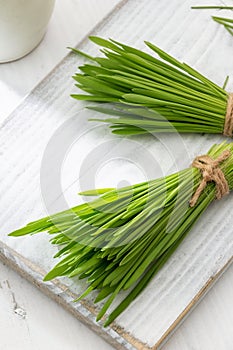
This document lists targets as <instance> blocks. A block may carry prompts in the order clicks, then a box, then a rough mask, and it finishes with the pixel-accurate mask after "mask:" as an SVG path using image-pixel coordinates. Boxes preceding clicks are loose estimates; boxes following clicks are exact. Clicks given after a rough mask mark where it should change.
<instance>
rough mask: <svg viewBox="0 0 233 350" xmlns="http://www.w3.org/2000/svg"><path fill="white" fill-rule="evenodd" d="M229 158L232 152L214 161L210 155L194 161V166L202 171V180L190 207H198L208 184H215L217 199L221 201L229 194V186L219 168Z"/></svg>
mask: <svg viewBox="0 0 233 350" xmlns="http://www.w3.org/2000/svg"><path fill="white" fill-rule="evenodd" d="M229 156H230V151H229V150H225V151H223V152H222V154H220V156H219V157H218V158H216V159H213V158H211V157H210V156H208V155H204V156H198V157H196V158H195V159H194V161H193V163H192V166H193V167H194V168H197V169H200V170H201V173H202V180H201V182H200V185H199V186H198V188H197V189H196V192H195V193H194V195H193V197H192V199H191V200H190V202H189V205H190V207H194V206H195V205H196V203H197V201H198V199H199V197H200V195H201V194H202V192H203V190H204V189H205V187H206V185H207V183H208V182H215V185H216V198H217V199H221V198H222V197H223V196H225V195H226V194H228V193H229V185H228V183H227V180H226V178H225V176H224V173H223V171H222V170H221V168H220V167H219V164H220V163H222V162H223V161H224V160H226V159H227V158H229Z"/></svg>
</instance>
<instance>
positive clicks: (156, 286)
mask: <svg viewBox="0 0 233 350" xmlns="http://www.w3.org/2000/svg"><path fill="white" fill-rule="evenodd" d="M135 3H136V2H134V3H133V2H132V1H129V2H128V3H127V4H126V5H125V7H124V8H123V9H121V10H120V11H119V12H118V13H117V14H115V15H114V16H113V18H112V20H111V21H107V22H106V23H105V24H104V25H103V26H102V27H100V28H99V29H98V31H97V32H98V33H99V34H101V35H106V33H107V35H109V36H113V34H114V37H115V38H117V39H120V40H124V41H127V42H130V43H132V42H133V43H135V45H137V46H139V47H141V46H142V43H141V40H142V37H141V35H140V34H141V32H140V33H139V31H140V30H141V27H139V24H138V23H139V22H140V18H141V17H140V16H143V18H147V26H148V24H149V23H152V22H153V23H154V21H153V20H154V18H156V15H157V14H158V13H157V11H158V9H157V8H156V9H153V11H152V5H151V4H152V2H147V3H146V4H145V2H142V1H141V2H140V1H137V6H136V7H135ZM161 6H165V5H161ZM171 7H172V9H171V10H172V11H173V12H171V13H170V12H169V13H170V16H171V15H172V16H171V21H172V20H174V18H176V21H177V23H179V26H177V33H175V31H174V32H173V36H175V37H176V36H177V37H178V38H179V39H180V43H179V45H177V46H176V48H175V49H173V50H174V54H176V55H177V56H178V57H179V55H180V47H182V45H183V46H185V45H186V49H187V51H185V52H186V55H188V53H189V54H190V57H189V60H190V61H194V62H195V59H198V60H199V59H200V50H201V49H202V46H203V45H204V43H205V44H206V37H211V35H213V32H212V31H213V30H214V29H213V28H212V23H211V25H209V26H210V28H208V31H207V32H206V36H205V37H200V32H199V28H202V30H203V28H206V20H205V18H204V17H203V19H202V16H200V18H199V22H197V24H196V25H197V26H198V28H197V27H196V29H195V31H194V34H195V35H194V39H193V40H192V42H193V43H195V44H196V45H197V46H198V47H199V49H198V50H199V51H198V50H196V51H192V48H193V47H191V48H190V47H189V40H190V37H188V36H187V35H188V34H187V33H185V35H184V36H182V35H181V33H180V26H181V27H182V25H184V23H183V21H185V22H186V21H187V17H188V16H191V14H190V13H189V5H188V2H185V1H183V2H181V1H177V2H174V7H173V4H172V6H171ZM159 10H162V9H159ZM169 11H170V9H169ZM184 14H185V15H184ZM132 18H133V20H132ZM181 18H183V21H180V22H179V19H181ZM162 19H163V21H164V23H165V21H166V19H167V12H164V17H162ZM160 20H161V17H160ZM137 21H138V22H137ZM119 23H124V26H125V27H127V32H126V31H123V32H122V28H121V27H120V26H119ZM208 23H209V22H208ZM169 25H171V23H170V24H169ZM201 26H202V27H201ZM149 28H150V31H149V30H148V33H147V39H149V40H152V37H153V36H154V29H153V28H152V26H149ZM164 28H165V30H166V25H165V24H164V26H163V27H162V29H163V30H164ZM214 28H215V27H214ZM188 29H189V30H190V31H189V35H191V33H192V35H193V28H192V30H191V28H188ZM187 32H188V30H187ZM104 33H105V34H104ZM161 36H162V37H163V34H160V35H159V34H158V41H159V40H161ZM195 36H196V37H195ZM224 38H225V36H224ZM169 40H170V38H169V39H167V40H165V39H164V41H163V45H164V46H166V45H168V46H169ZM173 40H174V41H175V38H174V37H173ZM218 40H220V38H218ZM224 40H225V39H224ZM224 40H223V37H221V43H222V45H225V48H228V42H227V41H226V40H225V42H224ZM197 43H198V44H197ZM216 44H217V40H216ZM193 45H194V44H193ZM188 47H189V49H188ZM82 48H83V49H85V50H88V51H89V52H90V53H92V52H94V49H93V48H92V47H91V45H90V44H89V43H86V42H84V43H83V44H82ZM209 50H211V49H209ZM190 51H191V53H190ZM183 54H184V52H183ZM208 54H209V53H208ZM208 54H207V53H206V52H205V53H204V56H205V58H206V57H208ZM184 56H185V55H184ZM216 56H217V57H215V58H214V59H213V60H212V61H213V62H212V65H213V66H214V65H216V64H217V63H216V62H219V61H220V62H221V59H220V58H221V56H219V54H218V55H216ZM181 57H183V56H182V54H181ZM179 58H180V57H179ZM215 60H216V61H215ZM80 62H81V60H80ZM201 62H202V69H203V70H206V72H207V73H208V74H209V76H211V69H212V65H211V66H207V65H206V60H205V59H203V61H202V60H201ZM76 66H77V59H76V58H74V57H73V56H70V57H68V58H67V59H66V61H65V62H63V64H62V65H61V66H59V67H58V68H57V70H56V71H55V72H54V73H53V74H52V75H50V76H49V78H48V79H47V80H46V81H45V82H44V83H42V84H41V85H40V86H39V87H38V88H37V89H36V91H34V93H33V94H32V95H31V96H30V97H29V98H28V99H27V100H26V101H25V103H24V104H23V105H22V106H21V107H20V108H19V110H18V111H17V112H16V113H15V114H14V115H13V116H12V117H11V119H10V120H8V122H7V123H6V124H5V126H4V127H3V128H2V132H1V142H2V143H1V146H2V147H4V146H5V149H6V150H5V153H4V156H6V158H7V159H10V155H11V154H12V151H13V150H15V151H16V155H15V158H13V159H12V160H10V161H9V162H8V163H10V165H11V167H10V168H9V166H8V165H9V164H6V166H5V168H6V170H5V171H6V172H7V171H8V173H9V169H11V172H10V175H9V176H8V177H7V178H6V177H4V181H5V184H4V186H6V188H7V181H11V182H10V183H13V184H14V185H12V188H11V189H10V191H8V193H7V195H6V196H5V199H4V200H6V202H7V201H8V204H9V207H8V208H9V210H8V212H4V213H3V215H2V217H1V220H2V222H3V223H6V224H4V225H3V233H4V232H9V231H10V230H11V229H13V228H16V227H17V226H20V225H22V224H24V223H25V222H27V221H28V220H30V219H33V218H37V217H38V215H42V214H43V213H44V209H43V205H42V203H41V202H39V200H38V199H39V197H40V194H39V190H38V188H39V184H40V180H41V179H40V178H39V176H38V175H37V174H38V172H39V170H40V167H41V162H43V159H44V156H45V155H47V156H48V158H47V159H48V160H49V163H50V162H52V160H53V158H54V153H53V154H48V153H49V152H48V153H47V151H48V149H49V148H48V142H50V143H51V140H54V137H55V141H56V140H58V141H61V139H60V138H59V132H58V134H57V132H56V129H57V127H58V126H62V129H64V125H65V126H67V138H68V139H69V142H71V141H70V140H73V141H75V142H76V146H74V147H73V145H72V147H73V153H72V152H68V153H67V152H66V156H67V157H66V163H65V166H64V169H65V170H64V173H63V174H62V179H61V180H62V181H61V182H63V186H64V188H63V189H64V191H62V192H64V193H65V199H66V204H69V205H71V204H72V203H75V202H76V201H77V200H76V196H75V195H74V194H73V193H76V192H77V178H76V182H74V181H73V180H74V179H75V176H77V173H79V174H80V168H81V166H80V165H82V162H83V161H84V160H85V159H89V162H90V161H91V160H92V159H91V158H89V154H90V153H91V152H92V151H93V150H95V147H96V145H98V142H100V141H99V140H101V143H102V142H103V140H105V142H106V144H107V145H109V146H110V145H112V144H114V142H116V141H115V140H117V142H116V143H115V146H116V147H118V155H119V154H121V156H122V157H123V156H124V157H125V159H126V160H127V162H121V165H122V167H121V169H122V168H123V169H124V173H125V174H124V176H125V179H126V180H127V181H134V182H135V181H139V180H140V181H141V180H142V179H143V176H142V173H140V172H138V174H136V178H135V167H134V166H132V165H131V164H129V163H130V162H129V161H130V160H133V165H136V168H139V169H140V168H143V170H145V172H146V177H149V178H151V177H152V176H158V175H159V173H160V172H161V171H162V172H163V173H166V172H168V171H172V170H175V169H176V167H178V168H180V167H184V166H187V163H188V162H189V160H190V158H192V157H193V156H194V154H198V153H199V152H200V151H201V152H202V153H203V149H204V148H205V151H206V150H207V149H208V147H209V145H211V144H212V143H213V142H214V140H216V141H219V140H220V139H221V138H220V137H212V136H211V137H210V136H206V137H202V138H200V136H198V135H196V136H189V137H187V136H184V137H182V138H177V135H175V136H172V137H169V140H167V139H166V138H165V137H160V143H158V141H156V140H155V139H154V137H148V138H142V139H141V140H139V139H137V138H135V139H134V138H132V139H131V140H130V141H125V142H128V145H130V146H132V147H131V149H130V148H128V149H129V151H127V152H124V150H125V144H124V142H123V143H122V140H121V141H119V140H120V139H119V138H118V139H117V138H114V139H113V138H112V136H111V135H110V134H109V132H108V130H107V128H104V127H103V126H101V128H95V130H93V128H91V129H90V127H89V124H88V123H86V119H87V117H88V113H87V112H83V111H82V112H80V113H79V114H78V115H77V114H76V113H77V110H78V109H79V110H80V111H81V110H82V109H83V105H82V104H77V103H74V102H73V101H71V100H69V99H68V93H67V91H68V90H69V89H70V86H71V81H68V79H67V76H69V75H71V74H72V72H73V71H74V70H75V68H76ZM197 66H198V64H197ZM227 68H228V66H227V65H224V66H223V69H222V71H218V72H212V78H213V79H216V80H218V79H219V80H220V76H221V75H222V74H223V75H224V73H225V69H227ZM208 70H210V71H209V72H208ZM220 72H221V73H220ZM77 120H78V123H77ZM93 125H94V124H93ZM25 126H27V128H25ZM29 128H30V130H27V129H29ZM48 129H49V130H48ZM86 135H87V137H86ZM9 138H10V140H11V141H13V142H12V143H11V147H12V148H11V149H10V147H8V146H9ZM73 138H74V139H73ZM35 143H36V144H35ZM165 143H166V147H167V149H168V150H169V152H166V153H165V147H164V146H163V145H164V144H165ZM70 145H71V143H68V146H70ZM193 145H194V146H193ZM68 146H67V147H68ZM88 146H89V147H92V148H89V149H87V151H88V152H87V153H85V151H86V148H87V147H88ZM100 146H101V145H100ZM75 147H76V150H75ZM77 149H82V154H80V155H79V158H78V162H79V163H80V164H79V165H78V166H77V168H76V169H75V170H73V171H72V172H71V175H70V170H71V168H70V164H72V163H73V162H74V161H75V159H76V158H75V157H76V154H77V152H76V151H77ZM174 149H176V151H177V154H178V155H179V153H181V152H182V154H184V152H185V157H183V158H182V160H181V161H178V160H177V159H176V158H175V157H173V156H172V150H174ZM135 150H137V151H138V152H135ZM145 150H147V152H149V153H150V154H152V155H153V157H154V158H155V160H156V161H157V163H159V164H161V167H162V169H158V168H156V167H155V169H154V171H153V174H152V172H150V167H149V165H150V164H151V163H150V162H149V161H150V159H149V155H148V162H147V163H145V164H144V163H143V158H145ZM44 151H45V153H44ZM49 151H50V149H49ZM61 151H64V149H63V150H61ZM108 152H109V155H108V160H111V158H112V159H114V158H113V156H114V154H111V149H110V150H108ZM13 153H14V152H13ZM135 153H136V157H135V156H134V155H135ZM161 154H162V155H163V157H162V158H161ZM25 155H26V156H25ZM19 158H20V159H21V164H20V166H19V167H18V162H17V160H18V159H19ZM29 159H30V164H31V166H30V169H28V160H29ZM47 165H48V164H47ZM89 165H92V164H90V163H89ZM111 167H113V168H111V169H113V170H114V171H113V173H114V174H116V175H117V176H116V178H111V177H109V176H108V179H109V180H108V181H109V182H110V184H115V183H114V181H117V178H119V162H113V164H112V165H111ZM15 168H16V171H15ZM148 169H149V170H148ZM47 170H50V166H48V168H47ZM82 171H83V170H82ZM102 172H105V174H106V175H109V169H103V170H102ZM3 174H4V173H3ZM50 175H51V174H50V173H48V177H50V180H53V176H50ZM81 175H83V177H85V181H84V182H83V183H82V186H87V185H89V184H91V183H92V182H93V178H92V175H90V171H89V178H87V173H82V172H81ZM121 178H122V177H121ZM32 179H33V180H32ZM79 180H80V177H79ZM95 180H96V181H97V183H98V181H100V179H99V178H98V176H97V178H96V179H95ZM25 185H26V186H25ZM103 185H104V186H108V185H109V184H108V183H107V184H106V183H105V184H101V186H103ZM8 187H9V185H8ZM24 188H25V190H24ZM48 190H49V188H48ZM14 193H17V199H16V200H15V203H14V204H13V206H12V205H10V203H11V202H12V195H13V194H14ZM28 193H30V198H28V196H27V194H28ZM32 194H33V195H32ZM45 194H46V193H44V191H42V195H45ZM59 194H60V195H61V193H60V192H54V193H51V194H50V196H51V197H50V198H47V199H48V202H47V201H46V202H47V203H46V209H47V210H49V211H51V210H52V211H55V209H59V208H60V207H61V206H63V205H64V203H65V202H64V201H62V202H59V201H56V197H57V195H59ZM44 199H45V198H44ZM230 201H231V199H230V198H228V199H226V200H223V202H222V203H221V215H218V205H219V204H215V205H213V206H212V208H211V210H209V212H208V214H206V216H205V220H203V221H202V222H201V223H200V224H199V225H197V227H196V228H195V230H193V232H192V235H191V236H190V237H188V239H187V240H186V241H185V242H184V244H183V245H182V247H181V248H180V249H179V251H178V252H177V254H175V255H174V257H173V258H172V259H171V261H170V262H169V263H168V264H167V265H166V267H165V268H164V269H163V270H162V271H161V273H160V274H159V275H158V276H157V278H156V279H155V280H154V281H153V282H152V283H151V285H150V286H149V287H148V289H147V290H146V291H145V293H143V295H142V296H141V297H140V298H139V299H138V300H137V301H136V302H135V303H134V305H132V307H131V308H130V309H129V312H128V313H127V314H126V313H125V314H124V315H122V317H120V318H119V323H118V324H119V326H116V327H117V328H116V329H117V330H118V329H120V330H122V329H124V333H126V334H130V335H127V337H128V338H129V339H128V340H130V342H131V344H132V343H133V341H132V338H135V339H140V340H139V343H136V344H137V345H135V344H134V345H135V346H137V347H136V348H138V349H139V348H140V346H141V345H140V343H147V347H154V348H157V347H158V345H159V344H160V343H161V341H162V340H163V339H164V338H165V335H166V336H167V334H168V330H169V333H170V331H171V330H172V329H173V328H174V327H175V326H176V325H177V318H178V319H179V321H180V320H181V319H182V317H183V316H184V315H185V314H186V311H187V310H188V309H189V305H193V304H194V303H193V298H195V296H196V295H199V294H202V290H203V288H205V286H206V283H208V281H209V280H211V281H212V280H215V276H217V275H218V274H219V273H220V271H221V270H222V268H223V267H224V266H225V265H226V264H227V263H228V262H229V261H230V259H231V256H232V245H231V239H230V238H231V237H230V235H231V231H230V230H229V225H230V224H231V221H230V220H231V215H230V210H229V209H230V208H229V207H230ZM6 202H5V203H6ZM22 203H23V205H22ZM18 207H20V215H19V213H18V212H17V210H16V208H18ZM28 208H33V209H32V210H31V211H30V212H28ZM14 213H15V214H14ZM225 216H226V217H227V222H226V225H223V224H222V218H223V217H225ZM10 217H11V218H12V217H13V219H12V220H11V222H10V221H9V220H7V219H8V218H10ZM213 217H214V218H215V220H214V221H213ZM206 222H208V224H209V227H208V228H207V227H206ZM210 237H211V238H210ZM4 241H5V242H6V243H8V244H10V245H11V246H14V248H15V249H16V250H17V251H18V252H21V253H24V255H25V256H26V257H27V259H29V260H31V261H34V263H35V264H38V263H39V264H41V265H43V268H45V270H47V269H48V268H50V267H51V264H52V263H53V262H52V261H51V259H48V256H51V255H50V254H51V253H52V248H50V247H49V245H48V243H47V241H46V240H45V239H44V238H43V239H42V238H35V239H34V238H33V239H32V240H31V242H30V243H29V242H28V239H27V240H24V239H22V240H20V241H18V242H17V243H16V242H14V243H13V242H12V240H9V239H7V238H5V237H4ZM25 248H27V252H26V254H25ZM38 251H40V252H42V255H40V257H39V258H38V257H36V253H37V252H38ZM189 261H192V264H188V262H189ZM200 261H201V264H200ZM184 265H185V266H186V268H185V271H184V269H183V266H184ZM77 288H78V287H77V285H69V289H70V290H71V291H73V290H75V289H77ZM190 303H191V304H190ZM195 303H196V299H195ZM162 315H166V319H165V320H164V319H163V318H162ZM179 315H180V316H179ZM161 320H162V321H161ZM134 345H132V346H134ZM144 348H145V347H144Z"/></svg>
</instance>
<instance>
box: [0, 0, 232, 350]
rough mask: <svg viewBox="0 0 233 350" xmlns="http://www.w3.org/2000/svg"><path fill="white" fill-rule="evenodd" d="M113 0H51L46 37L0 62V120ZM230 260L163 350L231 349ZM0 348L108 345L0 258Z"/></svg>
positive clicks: (102, 349) (70, 349)
mask: <svg viewBox="0 0 233 350" xmlns="http://www.w3.org/2000/svg"><path fill="white" fill-rule="evenodd" d="M118 2H119V1H118V0H85V2H84V1H82V0H69V1H67V0H65V1H64V0H63V1H57V4H56V7H55V11H54V14H53V17H52V20H51V22H50V25H49V28H48V32H47V35H46V37H45V38H44V40H43V42H42V43H41V44H40V46H39V47H38V48H37V49H36V50H34V51H33V52H32V53H31V54H30V55H28V56H26V57H25V58H23V59H21V60H19V61H16V62H12V63H8V64H2V65H0V98H1V103H0V123H1V122H3V121H4V119H5V118H6V117H7V116H8V115H9V113H10V112H11V111H12V110H13V109H14V108H16V107H17V105H18V104H19V103H20V102H21V101H22V99H23V98H24V97H25V96H26V95H27V94H28V93H30V91H31V90H32V89H33V87H34V86H35V85H36V84H37V83H38V82H39V81H40V80H41V79H43V77H44V76H45V75H46V74H47V73H48V72H49V71H50V70H51V69H52V68H53V67H54V66H55V65H56V64H57V63H58V62H59V61H60V60H61V59H62V57H64V56H65V54H66V52H67V50H66V47H67V46H74V45H75V44H76V42H77V41H78V40H79V39H80V40H81V39H82V37H83V36H85V34H87V33H88V32H89V30H90V29H91V28H92V27H94V25H95V24H96V23H97V22H98V21H100V20H101V18H102V17H104V16H105V15H106V14H107V13H108V12H109V11H110V10H111V9H112V8H113V7H114V6H115V5H116V4H117V3H118ZM0 151H1V150H0ZM232 282H233V266H232V267H231V268H230V269H229V270H228V271H227V272H226V273H225V274H224V276H222V277H221V278H220V280H219V281H218V282H217V284H216V285H215V286H214V287H213V288H212V290H211V291H210V292H209V293H208V294H207V295H206V297H205V298H204V299H203V300H202V301H201V303H200V304H199V305H198V306H197V308H196V309H195V310H194V311H193V312H192V314H191V315H190V316H189V317H188V318H187V319H186V320H185V322H184V323H183V324H182V325H181V327H180V328H179V329H178V330H177V331H176V333H175V334H174V335H173V336H172V337H171V339H170V340H169V342H168V343H167V344H166V345H165V346H164V350H199V349H205V350H209V349H211V350H215V349H216V350H217V349H218V350H231V349H233V331H232V330H233V326H232V325H233V302H232V296H233V283H232ZM0 310H1V312H0V349H1V350H13V349H14V350H15V349H17V350H29V349H30V350H31V349H33V350H37V349H38V350H39V349H40V350H41V349H43V350H55V349H56V350H60V349H62V350H75V349H79V350H84V349H85V350H89V349H98V350H110V349H113V348H112V347H111V346H110V345H108V344H107V343H105V342H104V341H103V340H102V339H101V338H99V337H98V336H97V335H95V334H94V333H93V332H92V331H90V330H89V329H87V328H86V327H85V326H84V325H83V324H82V323H80V322H79V321H78V320H77V319H75V318H74V317H73V316H72V315H70V314H69V313H68V312H66V311H65V310H63V309H62V308H61V307H60V306H59V305H57V304H56V303H55V302H53V301H52V300H50V299H49V298H48V297H46V296H44V295H43V294H42V293H41V292H39V291H38V290H37V289H36V288H35V287H34V286H32V285H30V284H29V283H28V282H27V281H25V280H24V279H22V278H21V277H20V276H18V275H17V274H16V273H15V272H13V271H12V270H10V269H9V268H8V267H7V266H4V265H3V264H2V263H0Z"/></svg>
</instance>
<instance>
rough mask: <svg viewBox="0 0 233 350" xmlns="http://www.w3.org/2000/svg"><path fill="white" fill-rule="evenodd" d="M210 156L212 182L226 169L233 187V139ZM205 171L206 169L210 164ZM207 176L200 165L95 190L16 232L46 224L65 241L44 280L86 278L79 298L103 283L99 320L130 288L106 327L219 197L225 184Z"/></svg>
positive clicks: (54, 235)
mask: <svg viewBox="0 0 233 350" xmlns="http://www.w3.org/2000/svg"><path fill="white" fill-rule="evenodd" d="M208 155H209V156H210V157H212V158H213V159H215V161H212V160H211V162H213V165H214V167H216V166H217V168H216V169H214V168H213V169H212V168H211V169H212V170H211V172H213V174H212V175H213V176H215V177H213V181H216V183H217V182H218V180H217V179H216V176H217V174H218V173H219V172H220V175H221V174H222V175H221V176H223V178H224V179H221V177H220V180H221V181H220V182H222V181H223V180H224V181H225V182H226V184H225V185H226V187H227V186H229V189H230V190H232V189H233V143H231V144H226V143H222V144H220V145H214V146H213V147H212V148H211V149H210V151H209V152H208ZM205 157H206V156H205ZM205 157H204V158H200V159H199V161H198V162H199V163H198V164H199V165H201V166H202V165H203V164H204V163H205ZM219 157H220V158H221V159H220V158H219ZM217 158H218V160H216V159H217ZM210 159H211V158H210ZM207 160H208V159H207ZM208 169H210V166H209V165H208ZM221 170H222V173H221ZM202 173H203V176H204V174H205V171H202ZM212 175H208V176H212ZM203 176H202V174H201V171H200V170H199V168H198V166H197V168H196V167H195V168H194V167H189V168H188V169H185V170H182V171H180V172H178V173H175V174H173V175H169V176H166V177H165V178H160V179H157V180H152V181H148V182H144V183H140V184H137V185H134V186H128V187H124V188H121V189H118V190H115V189H106V190H99V191H89V192H86V193H84V194H85V195H91V196H95V195H96V196H98V198H97V199H95V200H94V201H91V202H89V203H85V204H82V205H79V206H77V207H74V208H72V209H70V210H66V211H64V212H61V213H58V214H55V215H52V216H50V217H46V218H44V219H40V220H38V221H35V222H32V223H30V224H28V225H27V226H26V227H24V228H22V229H19V230H17V231H15V232H13V233H11V234H10V235H11V236H15V237H17V236H23V235H27V234H36V233H39V232H42V231H47V232H48V233H49V234H50V235H51V236H52V238H51V243H52V244H55V245H58V246H60V250H59V251H58V253H57V254H56V256H55V257H56V258H57V257H60V258H61V261H60V262H59V263H58V264H57V265H56V266H55V267H54V268H53V269H52V271H50V272H49V273H48V275H47V276H46V277H45V281H48V280H50V279H53V278H55V277H59V276H68V277H70V278H72V277H74V276H79V278H80V279H86V282H87V285H88V286H87V290H86V291H85V292H84V294H83V295H81V296H80V297H79V298H78V300H80V299H82V298H83V297H85V296H87V295H88V294H89V293H90V292H91V291H93V290H98V292H99V294H98V296H97V298H96V303H97V302H100V301H102V300H104V305H103V307H102V309H101V311H100V312H99V314H98V316H97V320H100V319H101V318H102V317H103V316H104V315H105V313H106V312H107V310H108V308H109V307H110V305H111V304H112V302H113V300H114V299H115V298H116V297H117V295H118V294H119V293H120V292H121V291H123V290H124V291H128V292H125V299H124V300H123V301H122V302H121V303H120V304H119V305H118V306H117V307H116V308H115V310H114V311H112V312H111V313H110V315H109V316H108V318H107V320H106V322H105V326H107V325H109V324H110V323H111V322H112V321H113V320H114V319H115V318H116V317H117V316H118V315H119V314H121V313H122V312H123V311H124V310H125V309H126V308H127V306H128V305H129V304H130V303H131V302H132V301H133V300H134V299H135V298H136V297H137V296H138V295H139V294H140V293H141V292H142V290H143V289H144V288H145V287H146V286H147V284H148V283H149V281H150V280H151V279H152V278H153V276H154V275H155V274H156V273H157V272H158V271H159V270H160V269H161V267H162V266H163V265H164V264H165V263H166V261H167V260H168V259H169V257H170V256H171V255H172V253H173V252H174V251H175V250H176V248H177V247H178V246H179V244H180V243H181V242H182V240H183V239H184V237H185V236H186V235H187V233H188V232H189V231H190V229H191V227H192V226H193V224H194V223H195V221H196V220H197V219H198V218H199V216H200V215H201V214H202V213H203V212H204V211H205V209H206V208H207V207H208V205H209V204H210V203H211V202H212V201H213V200H214V198H215V196H217V197H219V193H218V192H219V189H220V190H221V186H222V188H224V186H223V183H220V184H218V186H219V188H217V187H216V185H215V184H214V182H211V181H210V178H204V177H203ZM205 176H206V175H205ZM206 179H207V180H206ZM203 181H204V182H205V181H207V184H205V183H204V182H203ZM203 184H204V185H203ZM206 185H207V186H206ZM224 190H226V192H225V193H227V192H228V189H226V188H225V189H224ZM198 192H199V194H198ZM200 192H201V193H200ZM194 193H195V195H194V196H193V194H194ZM222 195H223V193H222ZM192 196H193V197H192ZM191 197H192V200H191V202H192V206H190V205H189V203H190V199H191ZM197 197H199V198H197ZM220 205H221V204H220Z"/></svg>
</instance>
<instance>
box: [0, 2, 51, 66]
mask: <svg viewBox="0 0 233 350" xmlns="http://www.w3.org/2000/svg"><path fill="white" fill-rule="evenodd" d="M54 3H55V0H0V63H1V62H9V61H13V60H16V59H18V58H20V57H23V56H25V55H26V54H28V53H29V52H30V51H32V50H33V49H34V48H35V47H36V46H37V45H38V44H39V43H40V41H41V40H42V38H43V36H44V34H45V31H46V28H47V24H48V22H49V19H50V17H51V14H52V12H53V8H54Z"/></svg>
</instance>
